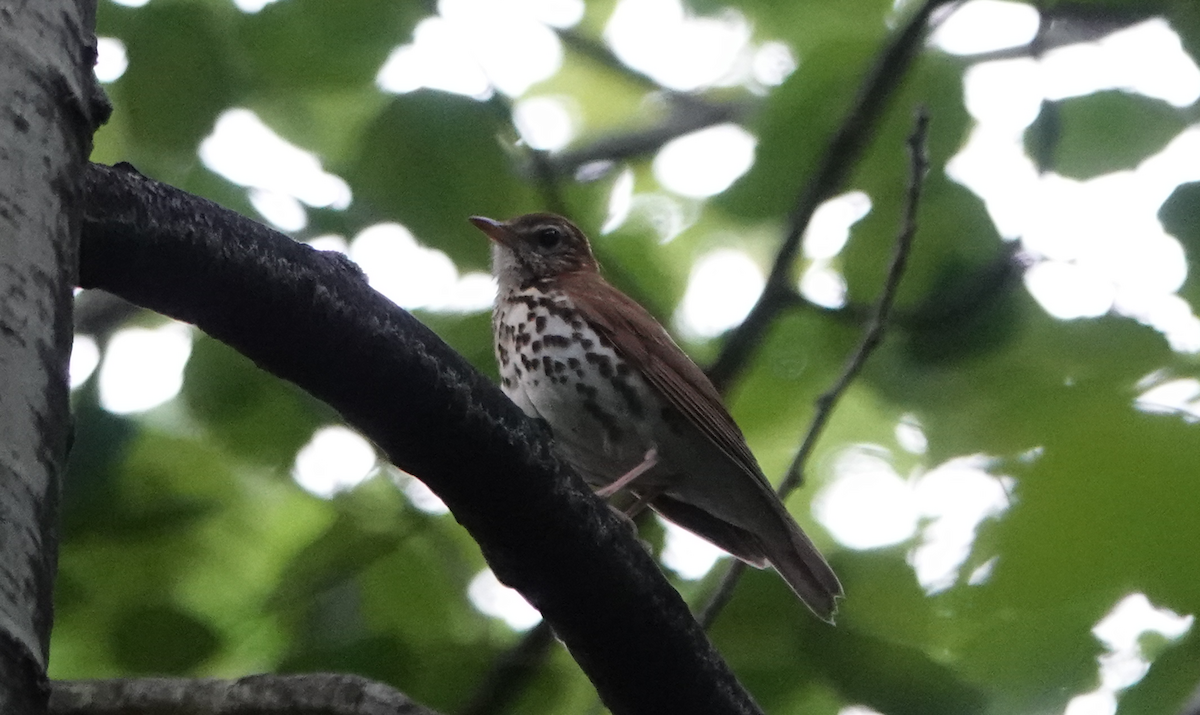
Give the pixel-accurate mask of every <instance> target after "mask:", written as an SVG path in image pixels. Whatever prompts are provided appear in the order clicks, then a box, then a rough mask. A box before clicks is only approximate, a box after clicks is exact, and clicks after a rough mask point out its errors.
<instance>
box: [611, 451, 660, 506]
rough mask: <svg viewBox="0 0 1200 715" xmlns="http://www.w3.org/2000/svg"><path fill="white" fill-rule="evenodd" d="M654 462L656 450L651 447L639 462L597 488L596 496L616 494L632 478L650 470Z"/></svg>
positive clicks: (655, 460)
mask: <svg viewBox="0 0 1200 715" xmlns="http://www.w3.org/2000/svg"><path fill="white" fill-rule="evenodd" d="M656 464H658V450H657V449H656V448H654V447H651V448H650V450H649V451H647V452H646V456H645V457H644V458H643V459H642V462H641V464H638V465H637V466H636V467H634V468H633V469H630V470H629V471H628V472H625V474H623V475H621V477H620V478H618V479H617V480H616V481H615V482H613V483H612V484H609V485H607V486H603V487H600V488H599V489H597V490H596V496H599V497H603V498H605V499H607V498H608V497H610V496H612V495H613V494H616V493H617V492H619V491H621V490H622V489H624V488H625V487H627V486H629V485H630V484H631V483H632V482H633V480H635V479H637V478H638V477H640V476H642V475H643V474H645V473H646V472H648V471H650V469H652V468H653V467H654V465H656Z"/></svg>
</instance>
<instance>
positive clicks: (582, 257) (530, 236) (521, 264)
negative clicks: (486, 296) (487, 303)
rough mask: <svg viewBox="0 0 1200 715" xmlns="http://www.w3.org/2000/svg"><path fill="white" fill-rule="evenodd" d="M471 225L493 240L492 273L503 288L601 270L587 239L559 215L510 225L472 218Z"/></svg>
mask: <svg viewBox="0 0 1200 715" xmlns="http://www.w3.org/2000/svg"><path fill="white" fill-rule="evenodd" d="M470 221H471V223H473V224H475V227H476V228H478V229H479V230H480V231H483V232H484V233H485V234H487V236H488V238H490V239H492V270H493V272H494V273H495V274H496V278H497V279H498V280H499V281H500V285H501V287H504V286H513V287H515V286H519V285H526V284H529V283H532V282H536V281H542V280H549V279H552V278H555V277H556V276H560V275H562V274H564V273H574V272H578V271H595V270H597V266H596V259H595V258H594V257H593V256H592V248H591V246H590V245H588V240H587V236H584V235H583V231H580V230H579V227H578V226H576V225H575V224H573V223H571V222H570V221H568V220H567V219H565V218H563V217H562V216H559V215H557V214H550V213H533V214H525V215H524V216H518V217H517V218H514V219H510V220H508V221H496V220H493V219H490V218H484V217H482V216H472V217H471V219H470Z"/></svg>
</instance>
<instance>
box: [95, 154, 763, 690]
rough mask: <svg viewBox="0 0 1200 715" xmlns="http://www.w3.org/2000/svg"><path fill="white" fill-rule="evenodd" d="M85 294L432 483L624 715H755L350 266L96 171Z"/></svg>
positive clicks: (533, 444) (640, 569) (505, 422)
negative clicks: (285, 389) (141, 317)
mask: <svg viewBox="0 0 1200 715" xmlns="http://www.w3.org/2000/svg"><path fill="white" fill-rule="evenodd" d="M85 211H86V213H85V221H84V227H83V240H82V246H81V261H80V281H81V284H82V285H84V286H85V287H99V288H104V289H105V290H108V291H110V292H113V293H116V294H117V295H120V296H122V297H124V298H126V299H128V300H130V301H132V302H134V303H136V304H138V305H142V306H144V307H147V308H150V309H152V310H156V311H158V312H160V313H164V314H166V315H170V316H172V317H175V318H178V319H180V320H184V321H187V322H190V323H194V324H196V325H197V326H199V327H200V328H201V329H203V330H204V331H205V332H207V333H209V334H210V335H212V336H213V337H215V338H217V339H219V340H222V341H224V342H226V343H228V344H229V345H231V346H232V347H234V348H235V349H237V350H238V351H239V352H241V353H242V354H244V355H246V356H247V357H249V358H251V359H252V360H254V361H255V362H256V363H257V364H258V365H259V366H260V367H262V368H263V369H265V370H268V371H270V372H272V373H273V374H275V375H277V376H279V377H281V378H284V379H286V380H290V381H292V382H294V383H296V384H297V385H299V386H301V387H302V388H304V389H305V390H307V391H309V392H310V393H312V394H313V395H314V396H316V397H318V398H320V399H322V400H324V401H325V402H327V403H329V404H330V405H331V406H333V407H334V408H335V409H337V410H338V411H339V412H341V414H342V415H343V416H344V417H345V418H346V421H347V422H348V423H349V424H350V425H352V426H353V427H355V428H356V429H358V430H359V431H361V432H362V433H363V434H364V435H365V436H367V437H368V438H370V439H371V440H373V441H374V442H375V443H376V444H377V445H379V447H380V448H381V449H382V450H383V451H384V452H385V453H386V454H387V455H388V457H389V458H390V459H391V460H392V461H393V462H394V463H395V464H396V465H397V466H399V467H400V468H401V469H404V470H405V471H408V472H410V473H412V474H414V475H417V476H418V477H419V478H421V479H422V480H423V481H424V482H425V483H426V484H428V485H429V487H430V488H431V489H433V490H434V492H436V493H437V494H438V496H440V497H441V498H442V500H443V501H445V502H446V504H447V505H448V506H449V507H450V509H451V510H452V511H453V513H454V516H455V517H456V518H457V519H458V521H459V522H460V523H461V524H462V525H463V526H464V527H466V529H467V530H468V531H469V532H470V533H471V535H472V536H473V537H474V538H475V540H476V541H478V542H479V544H480V547H481V549H482V550H483V553H484V556H485V557H486V558H487V560H488V563H489V564H490V566H491V567H492V569H493V570H494V571H495V573H496V575H497V576H498V577H499V578H500V580H501V581H503V582H504V583H506V584H508V585H510V586H512V587H514V588H516V589H517V590H519V591H520V592H521V593H522V594H524V595H525V597H526V598H528V599H529V601H530V602H531V603H533V604H534V606H536V607H537V608H539V609H540V610H541V612H542V615H543V616H544V617H545V619H546V620H547V621H548V622H549V623H550V624H551V626H552V627H553V628H554V630H555V633H556V634H557V635H558V637H559V638H561V639H562V641H563V642H564V644H565V645H566V646H567V648H568V649H569V650H570V651H571V653H572V655H573V656H574V657H575V659H576V660H577V661H578V662H579V664H580V667H581V668H582V669H583V670H584V672H585V673H586V674H587V675H588V677H589V678H591V680H592V682H593V683H594V684H595V685H596V688H597V690H598V691H599V693H600V695H601V697H602V698H603V700H604V702H605V704H606V705H607V706H608V707H609V708H610V709H611V710H612V711H613V712H614V713H660V712H667V711H678V712H696V713H753V712H758V708H757V706H756V705H755V704H754V702H753V701H752V699H751V698H750V696H749V695H748V694H747V693H746V692H745V691H744V690H743V689H742V687H741V685H740V684H739V683H738V682H737V680H736V679H735V678H734V677H733V675H732V674H731V673H730V672H729V670H728V667H727V666H726V665H725V663H724V662H723V661H722V660H721V659H720V657H719V656H718V655H717V653H716V651H715V650H714V649H713V647H712V645H711V643H709V642H708V639H707V637H706V636H705V635H704V633H703V631H702V630H701V629H700V628H699V627H698V626H697V625H696V623H695V622H694V620H692V618H691V616H690V614H689V613H688V611H687V608H686V606H685V605H684V603H683V601H682V600H681V599H680V597H679V594H678V593H676V592H675V591H674V589H672V588H671V587H670V585H668V584H667V582H666V580H665V579H664V578H663V576H662V573H661V572H660V571H659V570H658V568H657V566H656V565H655V563H654V561H653V559H651V557H650V555H649V554H648V553H646V550H645V549H644V548H643V547H642V546H641V544H640V543H638V542H637V540H636V539H635V538H634V535H633V533H632V532H631V530H630V528H629V526H628V525H627V524H626V523H625V522H624V521H622V520H621V519H620V518H619V517H618V516H617V515H616V514H614V513H613V512H612V510H610V509H609V508H608V507H607V506H606V505H605V504H604V503H603V502H602V501H600V500H599V499H598V498H596V497H595V496H594V495H592V494H591V492H590V491H588V490H587V488H586V487H585V486H584V484H583V482H582V481H581V480H580V479H579V478H578V476H576V475H575V474H574V473H572V472H570V471H569V469H568V468H566V467H565V466H563V465H562V464H561V463H560V462H559V461H558V460H557V459H556V458H555V457H554V455H553V452H552V451H551V447H550V443H549V440H548V437H547V436H546V435H545V434H543V433H542V431H541V430H539V429H538V428H537V427H536V426H535V425H534V423H532V422H531V421H530V420H528V419H527V418H526V417H525V416H524V415H523V414H522V413H521V412H520V410H518V409H517V408H516V406H515V405H513V404H512V402H510V401H509V400H508V399H507V398H506V397H505V396H504V395H503V394H502V393H501V392H500V391H499V390H498V389H497V388H496V387H495V386H494V385H492V384H491V383H490V382H489V381H488V380H487V379H486V378H484V377H483V376H482V375H480V374H479V373H478V372H477V371H476V370H475V369H474V368H472V367H471V366H470V365H469V364H468V363H467V362H466V361H465V360H464V359H463V358H462V356H460V355H458V354H457V353H455V352H454V351H453V350H451V349H450V348H449V347H448V346H446V344H445V343H443V342H442V341H441V340H440V339H439V338H438V337H437V336H436V335H434V334H433V333H432V332H431V331H430V330H429V329H428V328H426V327H425V326H424V325H422V324H421V323H420V322H418V321H417V320H416V319H415V318H413V317H412V316H411V315H410V314H408V313H407V312H405V311H404V310H402V309H400V308H398V307H397V306H396V305H394V304H393V303H391V302H390V301H388V300H387V299H386V298H384V297H383V296H381V295H380V294H378V293H376V292H375V291H374V290H372V289H371V288H370V287H369V286H368V285H367V283H366V281H365V279H364V278H363V276H362V274H361V273H360V272H359V271H358V269H357V267H356V266H354V265H353V264H352V263H350V262H349V261H348V260H347V259H346V258H345V257H344V256H342V255H340V254H336V253H324V252H318V251H315V250H313V249H311V248H309V247H308V246H305V245H302V244H298V243H295V242H294V241H292V240H290V239H288V238H287V237H286V236H283V235H282V234H279V233H276V232H274V231H272V230H270V229H268V228H266V227H264V226H262V225H260V224H257V223H255V222H253V221H250V220H248V219H246V218H244V217H242V216H239V215H237V214H235V213H233V212H231V211H227V210H224V209H222V208H220V207H219V206H216V205H215V204H212V203H211V202H208V201H205V200H202V199H198V198H196V197H194V196H191V195H189V194H186V193H184V192H182V191H179V190H177V189H173V188H171V187H169V186H165V185H163V184H159V183H157V182H154V181H151V180H149V179H147V178H145V177H143V176H141V175H140V174H137V173H136V172H135V171H133V170H132V169H129V168H127V169H121V168H116V169H114V168H109V167H103V166H97V165H93V166H91V167H90V169H89V171H88V175H87V197H86V209H85Z"/></svg>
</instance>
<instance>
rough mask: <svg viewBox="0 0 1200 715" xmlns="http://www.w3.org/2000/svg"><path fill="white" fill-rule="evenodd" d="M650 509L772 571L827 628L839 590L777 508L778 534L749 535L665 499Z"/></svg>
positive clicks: (826, 567)
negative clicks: (777, 573) (775, 572)
mask: <svg viewBox="0 0 1200 715" xmlns="http://www.w3.org/2000/svg"><path fill="white" fill-rule="evenodd" d="M650 506H651V507H653V508H654V510H655V511H657V512H658V513H660V514H662V515H663V516H664V517H666V518H667V519H669V520H671V521H673V522H675V523H676V524H679V525H680V526H682V527H684V528H685V529H688V530H689V531H692V532H694V533H696V534H699V535H700V536H702V537H704V538H705V539H707V540H708V541H711V542H712V543H713V544H716V545H717V546H719V547H721V548H722V549H724V550H725V551H728V552H729V553H730V554H732V555H733V556H736V557H737V558H739V559H741V560H742V561H745V562H746V563H748V564H750V565H751V566H755V567H757V568H766V567H767V566H773V567H775V570H776V571H778V572H779V575H780V576H782V577H783V580H784V581H786V582H787V585H788V586H789V587H790V588H791V589H792V591H793V592H794V593H795V594H796V595H797V596H799V597H800V600H801V601H803V602H804V605H806V606H808V608H809V610H811V611H812V612H813V613H814V614H816V616H817V617H818V618H820V619H821V620H823V621H825V622H826V623H833V616H834V614H836V613H837V599H838V598H840V597H841V596H842V584H841V583H840V582H839V581H838V578H837V575H836V574H834V573H833V569H832V568H830V567H829V564H828V563H826V562H825V558H824V557H822V556H821V554H820V552H818V551H817V547H816V546H814V545H813V543H812V541H810V540H809V538H808V537H807V536H805V535H804V532H802V531H801V530H800V527H799V526H797V525H796V522H795V520H794V519H792V517H791V515H790V514H788V513H787V511H786V510H785V509H784V508H783V505H782V504H780V505H779V508H778V510H777V512H778V513H779V517H780V518H779V522H778V524H777V525H778V527H779V528H778V529H772V531H773V532H774V533H772V534H770V535H769V536H765V535H761V534H755V533H752V532H750V531H748V530H746V529H743V528H742V527H740V526H737V525H735V524H732V523H730V522H728V521H726V520H724V519H721V518H719V517H717V516H715V515H713V514H712V513H710V512H708V511H706V510H704V509H701V508H699V507H697V506H695V505H693V504H689V503H687V502H684V501H680V500H678V499H675V498H673V497H669V496H666V495H663V496H659V497H658V498H656V499H654V500H653V501H652V502H651V503H650Z"/></svg>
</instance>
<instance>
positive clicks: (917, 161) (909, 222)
mask: <svg viewBox="0 0 1200 715" xmlns="http://www.w3.org/2000/svg"><path fill="white" fill-rule="evenodd" d="M928 130H929V115H928V114H927V113H926V110H925V108H924V107H922V108H919V109H918V110H917V116H916V121H915V125H914V127H913V130H912V133H911V134H910V135H909V137H908V149H909V154H910V158H911V160H910V163H909V177H908V179H909V181H908V199H907V202H906V204H905V210H904V223H903V226H902V227H901V229H900V233H899V235H897V236H896V243H895V246H894V248H893V249H892V260H891V263H890V264H889V266H888V272H887V278H886V279H885V280H884V283H883V289H882V290H881V291H880V293H879V298H878V299H877V300H876V302H875V308H874V311H873V312H872V314H871V318H870V321H869V322H868V324H867V329H866V332H865V333H864V334H863V337H862V340H861V341H860V342H859V344H858V347H857V348H856V349H855V350H854V352H853V353H851V354H850V357H849V358H848V359H847V360H846V364H845V366H844V367H843V368H842V374H841V375H839V376H838V379H837V380H835V381H834V383H833V384H832V385H830V387H829V389H827V390H826V391H825V392H823V393H822V394H821V395H820V396H819V397H817V399H816V410H815V412H814V413H813V418H812V421H811V422H810V423H809V426H808V431H807V432H806V433H805V435H804V440H803V441H802V442H801V444H800V449H799V450H798V451H797V452H796V456H795V458H794V459H793V460H792V464H791V466H790V467H789V468H788V471H787V474H786V475H785V476H784V478H783V481H782V482H781V483H780V485H779V489H778V493H779V498H780V499H787V497H788V495H789V494H791V493H792V491H794V490H795V489H796V488H797V487H799V486H800V484H801V482H802V481H803V478H804V465H805V463H806V462H807V461H808V457H809V455H810V454H812V450H813V447H815V446H816V444H817V439H818V438H820V436H821V433H822V431H824V429H825V425H826V424H827V423H828V422H829V418H830V416H831V415H832V414H833V408H834V407H835V406H836V405H837V401H838V399H839V398H840V397H841V396H842V394H843V393H844V392H845V391H846V388H847V387H849V386H850V383H851V382H853V381H854V378H855V377H857V376H858V373H859V372H860V371H861V370H862V367H863V365H864V364H866V362H867V358H868V357H870V355H871V353H872V352H874V350H875V348H877V347H878V346H879V343H880V342H881V341H882V340H883V334H884V330H885V328H886V327H887V321H888V316H889V315H890V313H891V310H892V304H893V303H894V302H895V300H896V291H897V289H898V287H899V285H900V279H901V277H903V275H904V269H905V267H906V266H907V265H908V256H909V253H910V252H911V250H912V242H913V238H914V237H915V236H916V234H917V209H918V207H919V206H920V203H921V190H922V189H923V187H924V179H925V174H926V172H927V171H928V170H929V157H928V156H927V153H926V137H927V135H928ZM744 571H745V565H744V564H742V563H741V562H740V561H739V562H736V563H734V564H733V565H732V566H730V568H729V570H728V571H726V572H725V575H724V577H722V579H721V583H720V585H719V586H718V587H717V590H716V591H715V592H714V593H713V595H712V597H711V598H710V599H709V601H708V603H706V604H705V606H704V608H703V609H702V610H701V612H700V616H699V617H698V619H697V620H699V621H700V624H701V625H702V626H704V627H705V628H708V627H709V626H710V625H712V623H713V621H714V620H716V617H717V615H719V614H720V612H721V610H722V609H724V607H725V604H727V603H728V602H729V599H730V597H731V596H732V595H733V589H734V588H735V587H736V586H737V584H738V581H739V580H740V579H741V576H742V573H743V572H744Z"/></svg>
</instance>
